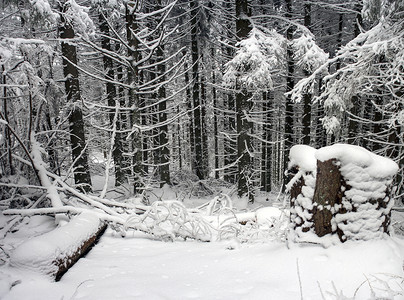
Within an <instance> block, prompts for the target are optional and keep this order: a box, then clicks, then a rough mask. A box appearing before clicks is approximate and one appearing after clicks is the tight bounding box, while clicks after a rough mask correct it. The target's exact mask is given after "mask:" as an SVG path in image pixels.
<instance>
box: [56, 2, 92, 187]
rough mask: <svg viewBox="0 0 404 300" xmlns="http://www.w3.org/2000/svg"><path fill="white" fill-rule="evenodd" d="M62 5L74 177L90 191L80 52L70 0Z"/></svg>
mask: <svg viewBox="0 0 404 300" xmlns="http://www.w3.org/2000/svg"><path fill="white" fill-rule="evenodd" d="M61 5H62V6H61V7H60V11H61V14H60V27H59V32H60V38H61V39H62V43H61V48H62V55H63V75H64V77H65V91H66V97H67V101H68V103H69V106H70V112H69V125H70V144H71V148H72V159H73V162H74V163H75V169H74V181H75V183H76V184H77V185H79V186H80V188H81V189H82V190H83V191H85V192H89V191H91V177H90V169H89V165H88V156H87V147H86V146H87V145H86V139H85V133H84V131H85V128H84V119H83V112H82V108H81V103H82V102H81V95H80V84H79V73H78V69H77V53H76V46H75V45H74V38H75V34H74V30H73V27H72V26H71V24H70V22H68V21H67V20H66V19H65V17H64V13H65V12H66V11H67V9H68V5H69V4H67V3H62V4H61Z"/></svg>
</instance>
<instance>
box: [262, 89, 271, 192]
mask: <svg viewBox="0 0 404 300" xmlns="http://www.w3.org/2000/svg"><path fill="white" fill-rule="evenodd" d="M262 98H263V104H262V109H263V111H264V112H265V119H264V122H265V124H264V125H263V126H262V139H263V140H264V142H262V144H261V148H262V157H261V189H262V190H263V191H265V192H270V191H271V189H272V170H271V168H272V145H271V144H269V142H270V141H271V135H272V133H271V114H272V110H271V103H272V101H273V93H271V92H264V93H263V97H262Z"/></svg>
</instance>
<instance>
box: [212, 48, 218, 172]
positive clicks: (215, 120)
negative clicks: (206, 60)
mask: <svg viewBox="0 0 404 300" xmlns="http://www.w3.org/2000/svg"><path fill="white" fill-rule="evenodd" d="M211 51H212V52H211V54H212V57H214V48H213V47H212V49H211ZM213 68H216V66H215V65H214V66H213ZM215 85H216V73H215V69H213V70H212V98H213V109H214V111H213V138H214V144H215V146H214V147H215V154H214V155H215V178H216V179H219V171H218V170H217V169H219V131H218V117H217V114H218V105H217V104H218V103H217V92H216V87H215Z"/></svg>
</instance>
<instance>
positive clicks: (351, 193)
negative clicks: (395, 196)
mask: <svg viewBox="0 0 404 300" xmlns="http://www.w3.org/2000/svg"><path fill="white" fill-rule="evenodd" d="M288 169H289V174H290V182H289V183H288V185H287V189H288V191H289V193H290V204H291V212H290V216H291V227H292V230H291V237H290V238H291V239H292V240H293V241H295V242H314V243H320V244H323V245H330V244H335V243H337V242H338V241H341V242H345V241H347V240H370V239H375V238H380V237H382V236H383V235H384V234H385V233H387V234H388V233H389V230H390V228H389V227H390V215H391V208H392V206H393V201H391V199H390V189H391V185H392V180H393V177H394V175H395V174H396V173H397V170H398V166H397V164H396V163H395V162H393V161H392V160H390V159H388V158H384V157H381V156H378V155H375V154H373V153H371V152H369V151H368V150H366V149H364V148H361V147H358V146H353V145H343V144H336V145H332V146H328V147H324V148H321V149H318V150H316V149H314V148H312V147H309V146H304V145H297V146H294V147H292V149H291V151H290V162H289V168H288Z"/></svg>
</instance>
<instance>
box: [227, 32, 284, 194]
mask: <svg viewBox="0 0 404 300" xmlns="http://www.w3.org/2000/svg"><path fill="white" fill-rule="evenodd" d="M284 44H285V38H284V37H283V36H281V35H280V34H278V33H276V32H275V31H267V32H266V33H264V32H262V31H261V30H259V29H257V28H252V29H251V31H250V33H249V35H248V37H247V38H246V39H244V40H242V41H240V42H239V43H238V44H237V45H236V46H237V47H238V50H237V52H236V55H235V56H234V58H233V59H232V60H231V61H230V62H228V63H227V64H226V71H225V74H224V76H223V82H224V86H225V87H227V88H230V89H232V90H233V91H234V92H235V93H236V112H237V156H238V158H237V165H238V189H237V190H238V196H239V197H242V196H248V197H249V199H250V200H252V199H253V191H252V180H253V171H252V169H253V168H252V164H253V162H252V158H253V156H254V149H253V146H252V142H251V135H252V128H253V122H252V117H251V115H250V111H251V109H252V107H253V93H257V92H263V91H268V90H271V89H273V82H272V76H273V74H274V73H275V72H277V70H278V68H279V64H280V63H281V61H282V60H283V56H284V52H285V46H284Z"/></svg>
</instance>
